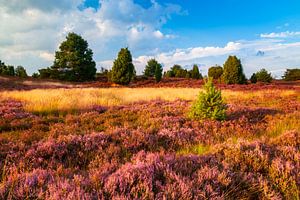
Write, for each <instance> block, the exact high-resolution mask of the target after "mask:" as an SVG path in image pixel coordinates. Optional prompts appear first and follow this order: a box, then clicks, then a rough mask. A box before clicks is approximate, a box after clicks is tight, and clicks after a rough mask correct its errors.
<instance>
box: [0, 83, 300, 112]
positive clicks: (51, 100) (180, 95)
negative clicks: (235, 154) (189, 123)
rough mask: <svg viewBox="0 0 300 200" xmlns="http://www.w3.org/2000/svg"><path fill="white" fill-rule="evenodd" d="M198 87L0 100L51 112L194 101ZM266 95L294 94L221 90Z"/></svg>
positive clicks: (61, 92)
mask: <svg viewBox="0 0 300 200" xmlns="http://www.w3.org/2000/svg"><path fill="white" fill-rule="evenodd" d="M199 91H200V89H195V88H134V89H131V88H73V89H36V90H30V91H5V92H2V93H0V100H4V99H15V100H19V101H21V102H24V104H25V105H24V107H25V109H26V110H27V111H30V112H44V113H48V112H52V111H69V110H76V109H86V108H90V107H91V106H94V105H101V106H115V105H122V104H130V103H133V102H136V101H150V100H154V99H163V100H167V101H173V100H175V99H184V100H195V98H196V97H197V95H198V93H199ZM266 94H268V95H274V94H276V95H280V96H282V97H284V96H289V95H294V94H295V91H293V90H286V91H282V90H281V91H277V90H261V91H256V92H253V91H248V92H239V91H229V90H224V91H223V96H224V97H225V99H226V101H227V102H230V101H233V102H234V101H242V100H245V99H249V98H258V99H261V100H262V101H263V98H266Z"/></svg>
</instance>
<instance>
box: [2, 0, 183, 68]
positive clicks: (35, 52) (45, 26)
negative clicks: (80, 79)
mask: <svg viewBox="0 0 300 200" xmlns="http://www.w3.org/2000/svg"><path fill="white" fill-rule="evenodd" d="M82 3H83V0H72V1H70V0H53V1H48V0H22V1H19V0H10V1H6V0H0V30H1V33H0V44H1V45H0V59H2V60H4V61H5V62H7V63H10V64H14V65H20V64H22V65H24V66H25V67H27V68H28V71H29V73H32V72H34V71H36V70H37V69H38V68H40V67H44V65H45V62H46V61H47V62H48V64H47V65H51V63H52V62H51V60H50V56H49V55H48V54H45V53H43V52H48V53H50V54H51V53H54V52H55V50H57V48H58V46H59V43H60V42H61V41H62V40H64V38H65V36H66V34H67V33H68V32H70V31H73V32H76V33H79V34H81V35H82V36H83V37H84V38H85V39H86V40H87V41H88V42H89V44H90V48H92V49H93V51H94V58H95V59H96V60H105V59H108V58H111V57H113V56H115V54H116V53H117V52H115V51H118V50H119V49H120V47H125V46H129V48H130V49H131V50H132V51H134V52H139V53H142V52H151V51H152V50H153V49H154V48H156V47H157V45H162V44H163V42H164V41H165V40H168V39H172V38H174V36H173V35H172V34H165V33H163V32H162V30H161V28H162V26H163V25H164V24H165V23H167V21H168V20H169V19H170V18H171V16H172V14H182V10H181V8H180V6H178V5H173V4H168V5H164V6H163V5H160V4H159V3H157V2H155V1H152V6H150V7H149V8H147V9H146V8H143V7H142V6H140V5H139V4H136V3H134V1H133V0H100V4H101V6H100V8H99V9H98V10H97V11H96V10H94V9H90V8H89V9H84V10H79V9H78V8H77V7H78V5H80V4H82ZM153 41H155V42H153ZM41 52H42V53H41ZM28 55H31V56H32V57H33V56H36V58H35V59H33V60H34V62H33V61H32V60H28ZM16 56H17V57H16Z"/></svg>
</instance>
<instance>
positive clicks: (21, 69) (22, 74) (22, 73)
mask: <svg viewBox="0 0 300 200" xmlns="http://www.w3.org/2000/svg"><path fill="white" fill-rule="evenodd" d="M15 76H18V77H21V78H26V77H27V72H26V69H25V68H24V67H23V66H18V67H17V68H16V70H15Z"/></svg>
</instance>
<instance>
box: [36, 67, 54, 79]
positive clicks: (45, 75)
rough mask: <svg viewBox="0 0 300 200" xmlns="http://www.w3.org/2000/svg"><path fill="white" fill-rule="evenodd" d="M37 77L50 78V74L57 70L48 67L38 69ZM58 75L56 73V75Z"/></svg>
mask: <svg viewBox="0 0 300 200" xmlns="http://www.w3.org/2000/svg"><path fill="white" fill-rule="evenodd" d="M38 71H39V74H40V75H39V78H41V79H46V78H51V76H53V73H54V72H57V73H58V71H54V70H51V69H50V68H49V67H48V68H45V69H39V70H38ZM57 76H58V75H56V77H57Z"/></svg>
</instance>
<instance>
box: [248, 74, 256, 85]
mask: <svg viewBox="0 0 300 200" xmlns="http://www.w3.org/2000/svg"><path fill="white" fill-rule="evenodd" d="M250 81H251V83H257V77H256V74H255V73H253V74H252V76H251V78H250Z"/></svg>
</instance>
